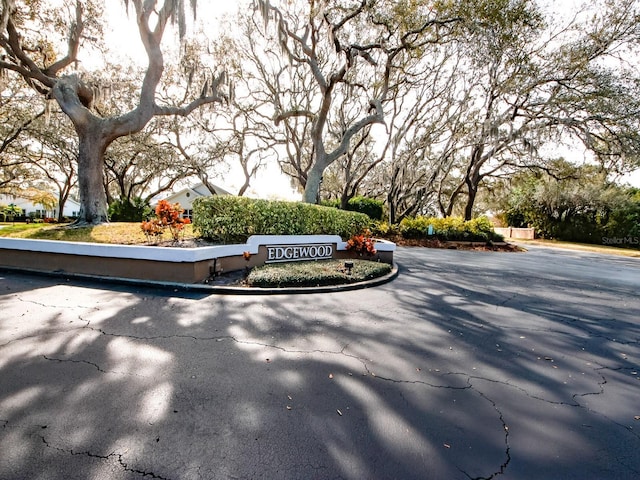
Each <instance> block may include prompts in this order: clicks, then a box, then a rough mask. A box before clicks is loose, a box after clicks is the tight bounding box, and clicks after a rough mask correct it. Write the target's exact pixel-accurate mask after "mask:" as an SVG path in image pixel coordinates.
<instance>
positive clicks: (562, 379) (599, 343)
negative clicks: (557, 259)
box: [0, 249, 640, 479]
mask: <svg viewBox="0 0 640 480" xmlns="http://www.w3.org/2000/svg"><path fill="white" fill-rule="evenodd" d="M461 254H462V255H461ZM489 255H494V254H489ZM496 255H503V256H510V255H512V254H496ZM517 255H520V254H517ZM398 257H399V258H398V259H399V262H400V263H401V265H405V267H404V268H403V271H402V272H401V274H400V276H399V278H398V279H396V280H395V281H394V282H392V283H390V284H387V285H384V286H381V287H377V288H375V289H367V290H358V291H351V292H340V293H334V294H318V295H303V296H290V295H285V296H258V297H239V296H238V297H230V296H220V295H213V296H198V295H196V296H193V297H190V296H183V297H174V296H172V295H171V292H159V291H155V290H152V289H135V290H132V289H130V288H127V287H125V288H114V287H112V286H110V287H108V289H104V288H103V286H102V285H100V286H99V287H100V288H97V287H98V285H96V284H84V283H82V284H77V283H76V284H72V285H69V284H67V283H60V282H55V281H52V280H51V279H44V278H41V279H38V280H33V279H32V278H31V277H28V276H25V277H24V278H23V279H22V280H21V281H18V280H19V279H18V280H16V279H8V280H7V278H6V277H5V278H4V279H0V308H1V309H2V311H3V312H4V314H3V318H4V320H2V321H1V322H0V451H2V452H3V455H2V456H1V458H0V477H1V478H6V479H18V478H49V479H57V478H60V479H62V478H65V479H72V478H78V479H80V478H83V479H84V478H100V477H101V476H102V477H107V478H123V479H132V478H144V477H147V478H149V477H151V478H167V479H177V478H180V479H191V478H193V479H196V478H349V479H351V478H353V479H356V478H357V479H359V478H371V479H376V478H380V479H383V478H384V479H386V478H403V479H411V478H461V479H465V478H493V477H495V476H498V475H500V474H502V473H508V474H509V475H510V477H511V478H578V477H580V476H582V477H581V478H586V477H587V476H592V477H593V475H595V476H596V477H598V476H599V477H609V478H633V477H635V476H636V474H637V472H638V470H639V469H640V466H639V464H638V462H639V461H638V459H637V458H636V456H634V455H635V453H634V452H635V451H637V447H638V443H639V439H638V435H637V434H636V433H635V432H634V431H633V429H632V428H629V425H630V423H629V422H633V415H631V418H629V415H630V413H631V412H632V411H633V408H635V405H636V403H637V402H636V401H635V399H636V398H637V386H636V385H638V383H637V380H635V381H634V379H633V378H632V377H633V375H631V372H632V371H633V370H632V368H633V366H634V365H635V367H636V368H637V362H638V345H637V342H638V338H639V337H640V331H639V329H638V323H637V321H635V318H636V317H637V315H635V314H634V313H633V312H634V311H635V312H636V313H637V311H638V308H639V303H638V300H637V298H635V297H633V296H629V298H627V293H630V290H629V289H626V287H625V286H624V285H623V286H620V285H612V284H607V285H602V286H600V287H598V288H597V289H593V288H591V287H590V285H589V281H588V280H585V281H584V282H583V283H579V282H576V281H573V282H572V283H567V278H571V279H573V280H575V277H574V276H572V274H567V277H566V278H562V275H557V278H544V277H542V276H540V277H536V276H535V275H531V276H529V277H527V278H526V279H524V280H522V279H521V278H520V279H518V278H516V275H515V274H514V273H509V272H508V271H507V272H506V273H505V267H504V265H501V263H503V262H506V261H507V260H505V258H504V257H503V258H499V261H498V260H496V258H497V257H493V263H494V264H495V263H498V265H494V266H493V267H491V264H492V263H491V261H490V259H488V257H487V253H481V252H446V251H445V252H438V253H435V252H433V251H425V250H422V249H420V250H411V249H401V250H400V251H399V252H398ZM416 257H418V258H416ZM544 258H546V257H544ZM514 271H515V270H514ZM550 277H553V275H550ZM21 282H22V286H20V283H21ZM6 287H10V290H8V292H10V293H4V292H6V291H7V290H6ZM623 297H624V300H623ZM612 299H614V301H617V300H619V303H618V304H612ZM625 301H626V302H627V303H626V305H625ZM622 338H626V339H627V340H626V341H625V342H624V343H623V342H621V341H620V340H621V339H622ZM623 355H625V356H626V359H625V358H624V357H623ZM613 405H615V407H614V406H613ZM635 414H636V415H637V412H636V413H635ZM585 472H590V473H592V474H593V475H586V474H585Z"/></svg>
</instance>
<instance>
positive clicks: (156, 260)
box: [0, 235, 396, 283]
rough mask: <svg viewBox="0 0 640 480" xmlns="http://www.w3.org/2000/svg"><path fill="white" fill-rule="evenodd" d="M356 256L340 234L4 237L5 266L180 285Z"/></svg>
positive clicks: (0, 244) (381, 244)
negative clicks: (140, 240)
mask: <svg viewBox="0 0 640 480" xmlns="http://www.w3.org/2000/svg"><path fill="white" fill-rule="evenodd" d="M320 246H321V247H322V248H319V247H320ZM395 247H396V245H395V243H392V242H388V241H384V240H379V241H377V242H376V250H377V253H376V255H375V256H373V257H371V259H372V260H378V261H381V262H386V263H390V264H393V252H394V251H395ZM312 254H315V255H318V254H321V255H319V256H318V257H317V258H316V257H313V256H312ZM354 257H355V255H354V254H353V253H351V252H349V251H347V250H346V242H343V241H342V239H341V238H340V237H339V236H337V235H254V236H252V237H250V238H249V239H248V240H247V243H246V244H238V245H216V246H209V247H197V248H179V247H154V246H139V245H110V244H99V243H84V242H62V241H57V240H27V239H18V238H0V267H7V268H15V269H22V270H29V271H36V272H46V273H59V274H65V273H69V274H83V275H96V276H102V277H115V278H128V279H140V280H152V281H164V282H178V283H201V282H204V281H205V280H207V279H208V278H210V277H212V276H213V275H215V274H220V273H224V272H231V271H235V270H242V269H244V268H247V267H249V268H252V267H255V266H259V265H263V264H265V263H270V262H278V261H301V260H313V259H319V258H338V259H341V258H345V259H346V258H354Z"/></svg>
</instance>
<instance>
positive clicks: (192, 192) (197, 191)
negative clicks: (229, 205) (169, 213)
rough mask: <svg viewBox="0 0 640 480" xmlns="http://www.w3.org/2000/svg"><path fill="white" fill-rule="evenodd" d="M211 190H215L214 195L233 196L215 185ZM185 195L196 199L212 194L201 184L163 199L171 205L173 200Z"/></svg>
mask: <svg viewBox="0 0 640 480" xmlns="http://www.w3.org/2000/svg"><path fill="white" fill-rule="evenodd" d="M213 188H214V189H215V192H214V193H215V194H216V195H233V194H232V193H231V192H229V191H227V190H225V189H224V188H222V187H219V186H217V185H213ZM185 195H186V196H187V197H192V198H198V197H210V196H211V195H212V193H211V191H209V189H208V188H207V186H206V185H205V184H204V183H202V182H201V183H198V184H196V185H194V186H192V187H186V188H183V189H182V190H179V191H177V192H174V193H172V194H171V195H169V196H167V197H165V198H164V200H166V201H168V202H169V203H172V202H173V201H174V200H175V199H177V198H181V197H183V196H185Z"/></svg>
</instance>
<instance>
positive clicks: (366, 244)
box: [347, 229, 376, 257]
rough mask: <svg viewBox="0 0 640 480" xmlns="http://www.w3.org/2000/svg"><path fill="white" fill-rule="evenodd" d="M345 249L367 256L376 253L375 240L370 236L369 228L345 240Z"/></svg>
mask: <svg viewBox="0 0 640 480" xmlns="http://www.w3.org/2000/svg"><path fill="white" fill-rule="evenodd" d="M347 250H348V251H350V252H354V253H357V254H359V255H360V256H362V255H367V256H369V257H371V256H373V255H375V254H376V247H375V240H374V239H373V238H371V231H370V230H369V229H366V230H364V232H362V233H361V234H360V235H354V236H353V237H351V238H350V239H349V240H347Z"/></svg>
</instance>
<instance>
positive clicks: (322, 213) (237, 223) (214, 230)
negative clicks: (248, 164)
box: [193, 195, 370, 243]
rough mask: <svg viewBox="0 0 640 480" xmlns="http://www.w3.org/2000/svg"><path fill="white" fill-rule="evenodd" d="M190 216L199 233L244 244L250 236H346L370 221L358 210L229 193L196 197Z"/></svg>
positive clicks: (222, 241) (356, 231)
mask: <svg viewBox="0 0 640 480" xmlns="http://www.w3.org/2000/svg"><path fill="white" fill-rule="evenodd" d="M193 217H194V218H193V224H194V227H195V228H196V229H197V230H198V232H199V234H200V236H202V237H204V238H206V239H209V240H213V241H219V242H221V243H244V242H246V241H247V239H248V238H249V237H250V236H251V235H320V234H330V235H340V237H342V238H350V237H352V236H353V235H356V234H358V233H360V232H362V231H363V230H364V229H365V228H366V227H368V225H369V223H370V219H369V217H367V216H366V215H364V214H361V213H356V212H346V211H343V210H336V209H334V208H329V207H322V206H319V205H312V204H308V203H300V202H284V201H268V200H256V199H251V198H245V197H234V196H231V195H214V196H211V197H202V198H198V199H196V200H195V201H194V204H193Z"/></svg>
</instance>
